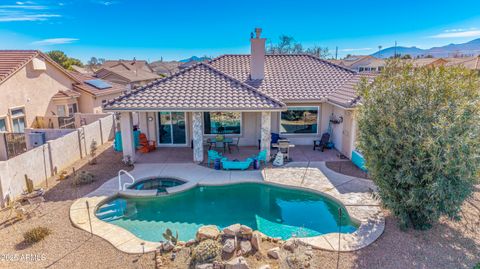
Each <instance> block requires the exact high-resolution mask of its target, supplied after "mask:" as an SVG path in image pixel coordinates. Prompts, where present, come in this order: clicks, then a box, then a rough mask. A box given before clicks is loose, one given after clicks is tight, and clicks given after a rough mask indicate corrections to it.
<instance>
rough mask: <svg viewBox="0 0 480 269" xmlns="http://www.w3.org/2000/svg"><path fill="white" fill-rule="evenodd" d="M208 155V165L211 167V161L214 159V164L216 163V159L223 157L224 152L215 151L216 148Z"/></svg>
mask: <svg viewBox="0 0 480 269" xmlns="http://www.w3.org/2000/svg"><path fill="white" fill-rule="evenodd" d="M207 156H208V160H207V166H208V167H210V161H212V164H214V163H215V160H216V159H221V158H223V156H222V154H221V153H220V152H217V151H215V150H209V151H208V155H207Z"/></svg>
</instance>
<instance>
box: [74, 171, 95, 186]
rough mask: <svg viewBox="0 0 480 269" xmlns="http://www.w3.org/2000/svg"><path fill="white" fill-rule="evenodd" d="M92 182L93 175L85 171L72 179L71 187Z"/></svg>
mask: <svg viewBox="0 0 480 269" xmlns="http://www.w3.org/2000/svg"><path fill="white" fill-rule="evenodd" d="M93 181H94V178H93V174H91V173H90V172H87V171H81V172H79V173H78V174H76V175H75V177H74V178H73V185H77V186H78V185H85V184H90V183H92V182H93Z"/></svg>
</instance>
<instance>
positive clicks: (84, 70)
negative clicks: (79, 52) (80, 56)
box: [71, 65, 93, 75]
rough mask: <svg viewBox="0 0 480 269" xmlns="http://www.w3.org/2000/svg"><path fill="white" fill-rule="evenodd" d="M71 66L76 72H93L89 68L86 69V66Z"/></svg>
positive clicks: (89, 73)
mask: <svg viewBox="0 0 480 269" xmlns="http://www.w3.org/2000/svg"><path fill="white" fill-rule="evenodd" d="M71 68H72V69H73V71H75V72H77V73H80V74H88V75H91V74H93V72H92V71H91V70H89V69H87V68H86V67H81V66H77V65H72V66H71Z"/></svg>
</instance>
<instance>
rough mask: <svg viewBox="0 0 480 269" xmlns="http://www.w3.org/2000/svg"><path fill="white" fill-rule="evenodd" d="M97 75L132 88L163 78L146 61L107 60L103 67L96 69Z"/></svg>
mask: <svg viewBox="0 0 480 269" xmlns="http://www.w3.org/2000/svg"><path fill="white" fill-rule="evenodd" d="M95 76H96V77H97V78H100V79H104V80H108V81H111V82H113V83H118V84H121V85H126V86H127V87H129V88H130V89H134V88H135V87H137V86H142V85H145V84H147V83H149V82H152V81H154V80H156V79H159V78H161V77H160V76H159V75H157V74H155V73H154V71H153V69H152V68H151V67H150V66H149V65H148V63H147V62H146V61H137V60H133V61H124V60H119V61H110V60H109V61H105V63H104V64H103V65H102V67H101V68H100V69H99V70H97V71H95Z"/></svg>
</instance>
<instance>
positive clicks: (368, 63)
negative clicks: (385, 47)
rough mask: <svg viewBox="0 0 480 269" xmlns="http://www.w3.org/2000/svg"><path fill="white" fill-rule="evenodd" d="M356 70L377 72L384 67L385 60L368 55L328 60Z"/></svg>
mask: <svg viewBox="0 0 480 269" xmlns="http://www.w3.org/2000/svg"><path fill="white" fill-rule="evenodd" d="M330 62H332V63H334V64H338V65H341V66H343V67H346V68H348V69H351V70H354V71H357V72H379V71H382V69H383V68H384V67H385V60H384V59H379V58H375V57H373V56H370V55H352V56H349V57H347V58H345V59H342V60H330Z"/></svg>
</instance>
